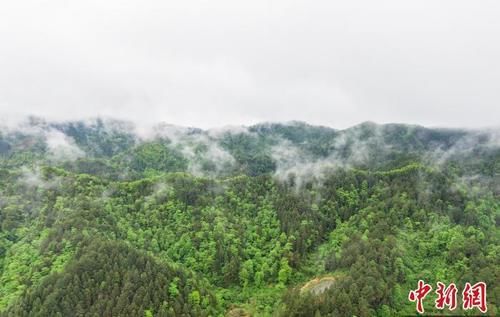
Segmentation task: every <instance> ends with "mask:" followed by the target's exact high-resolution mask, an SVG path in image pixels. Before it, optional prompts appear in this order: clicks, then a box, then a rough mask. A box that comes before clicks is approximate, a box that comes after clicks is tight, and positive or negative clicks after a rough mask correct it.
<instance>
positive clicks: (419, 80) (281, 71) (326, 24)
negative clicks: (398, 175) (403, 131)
mask: <svg viewBox="0 0 500 317" xmlns="http://www.w3.org/2000/svg"><path fill="white" fill-rule="evenodd" d="M24 114H33V115H38V116H43V117H46V118H49V119H57V120H61V119H78V118H87V117H95V116H107V117H110V116H111V117H116V118H124V119H132V120H136V121H140V122H158V121H165V122H169V123H174V124H180V125H188V126H198V127H203V128H208V127H215V126H223V125H228V124H231V125H235V124H245V125H248V124H252V123H256V122H260V121H289V120H301V121H307V122H309V123H312V124H323V125H328V126H332V127H336V128H344V127H348V126H350V125H353V124H356V123H359V122H362V121H366V120H371V121H375V122H380V123H384V122H407V123H417V124H423V125H427V126H464V127H483V126H498V125H500V1H498V0H491V1H489V0H481V1H479V0H471V1H462V0H431V1H425V0H418V1H416V0H412V1H404V0H389V1H383V0H377V1H375V0H366V1H353V0H349V1H346V0H343V1H336V0H333V1H332V0H329V1H311V0H308V1H306V0H304V1H293V0H279V1H260V0H252V1H236V0H228V1H220V0H210V1H209V0H206V1H201V0H200V1H190V0H188V1H186V0H182V1H170V0H105V1H104V0H85V1H82V0H78V1H73V0H16V1H1V2H0V115H1V116H3V117H5V116H15V115H24Z"/></svg>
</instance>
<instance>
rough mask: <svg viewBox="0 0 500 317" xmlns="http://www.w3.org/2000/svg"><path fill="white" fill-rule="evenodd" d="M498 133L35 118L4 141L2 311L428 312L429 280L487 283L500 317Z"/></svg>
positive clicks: (5, 134) (492, 310) (0, 166)
mask: <svg viewBox="0 0 500 317" xmlns="http://www.w3.org/2000/svg"><path fill="white" fill-rule="evenodd" d="M498 140H499V138H498V134H495V132H494V131H482V132H478V131H464V130H442V129H426V128H422V127H416V126H405V125H383V126H380V125H376V124H372V123H365V124H362V125H359V126H356V127H353V128H351V129H347V130H342V131H339V130H333V129H330V128H326V127H314V126H309V125H306V124H303V123H291V124H262V125H256V126H252V127H250V128H248V129H239V130H236V129H235V130H231V129H226V130H220V131H202V130H198V129H183V128H177V127H173V126H165V125H164V126H159V127H157V128H156V129H155V130H154V131H151V132H150V133H148V134H142V135H141V134H137V133H135V132H134V130H133V127H132V126H131V125H130V124H126V123H123V122H113V121H107V122H105V121H101V120H96V121H93V122H71V123H57V124H54V123H47V122H45V121H43V120H40V119H33V118H32V119H30V121H29V122H27V123H25V124H24V125H22V126H16V127H15V128H4V129H3V130H2V131H1V132H0V225H1V227H0V315H5V316H73V315H75V316H87V315H88V316H224V315H226V314H227V315H229V316H238V315H244V314H251V315H255V316H271V315H275V316H352V315H356V316H396V315H414V314H415V313H416V311H415V304H414V303H411V302H409V301H408V292H409V291H410V290H411V289H415V288H416V286H417V281H418V280H419V279H423V280H425V281H426V282H427V283H429V284H431V285H433V287H435V285H436V282H437V281H442V282H445V283H451V282H454V283H456V284H457V286H459V289H460V290H461V288H462V287H463V285H464V284H465V283H466V282H471V283H475V282H478V281H484V282H486V283H487V285H488V293H487V296H488V297H487V299H488V314H490V315H497V314H498V308H499V307H498V306H499V305H500V285H499V280H500V265H499V264H500V243H499V242H500V231H499V230H498V225H499V223H500V179H499V178H500V144H498ZM318 277H319V278H321V277H328V278H330V280H331V281H333V282H332V283H331V285H329V287H327V288H325V289H324V290H322V291H320V292H313V291H308V290H305V289H304V288H303V285H304V284H305V283H306V282H308V281H309V280H311V279H313V278H318ZM424 307H425V310H426V313H444V314H449V313H450V314H451V312H449V311H447V310H445V311H438V310H437V309H436V308H434V298H433V296H432V295H431V296H429V297H428V298H427V299H426V301H425V302H424ZM462 313H467V312H464V311H462V310H461V308H460V307H459V308H458V309H457V310H456V311H454V312H453V314H462ZM468 313H469V314H478V313H479V311H477V310H473V311H469V312H468Z"/></svg>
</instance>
